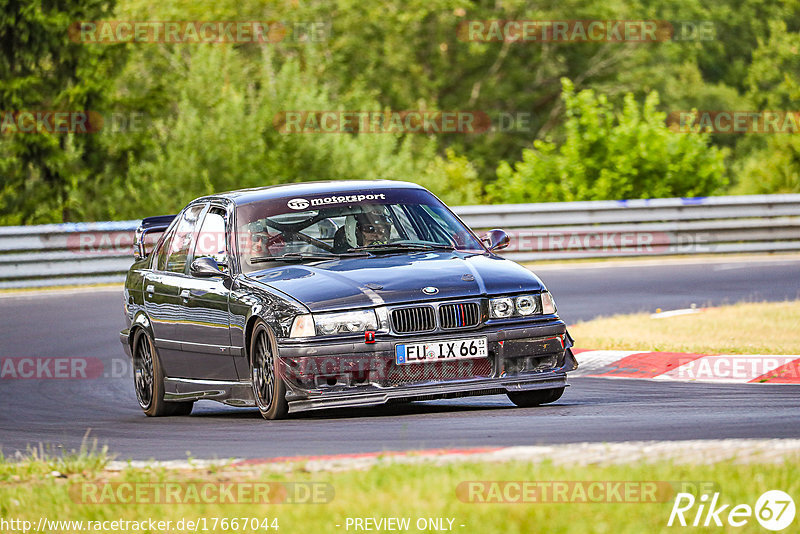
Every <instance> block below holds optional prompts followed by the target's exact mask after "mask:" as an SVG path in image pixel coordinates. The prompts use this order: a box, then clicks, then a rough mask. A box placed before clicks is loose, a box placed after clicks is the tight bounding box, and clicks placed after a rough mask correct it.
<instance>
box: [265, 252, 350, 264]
mask: <svg viewBox="0 0 800 534" xmlns="http://www.w3.org/2000/svg"><path fill="white" fill-rule="evenodd" d="M359 256H366V254H349V253H348V254H307V253H301V252H287V253H286V254H282V255H280V256H259V257H256V258H250V263H251V264H254V263H267V262H271V261H306V260H338V259H339V258H354V257H359Z"/></svg>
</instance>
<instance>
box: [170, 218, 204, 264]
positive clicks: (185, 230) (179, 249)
mask: <svg viewBox="0 0 800 534" xmlns="http://www.w3.org/2000/svg"><path fill="white" fill-rule="evenodd" d="M203 208H204V206H203V205H202V204H198V205H197V206H192V207H191V208H189V209H187V210H186V211H184V212H183V214H182V215H181V220H180V221H179V222H178V226H177V227H176V228H175V235H174V236H173V237H172V241H171V242H170V246H169V257H167V266H166V270H167V271H170V272H173V273H184V272H186V260H187V259H188V257H189V248H190V247H191V245H192V243H193V242H194V235H195V233H196V231H197V219H198V218H199V217H200V213H201V212H202V211H203Z"/></svg>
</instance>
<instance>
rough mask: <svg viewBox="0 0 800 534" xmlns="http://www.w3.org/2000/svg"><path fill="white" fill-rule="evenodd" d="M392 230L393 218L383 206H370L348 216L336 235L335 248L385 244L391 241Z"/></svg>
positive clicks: (340, 249) (335, 250)
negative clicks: (390, 217) (391, 218)
mask: <svg viewBox="0 0 800 534" xmlns="http://www.w3.org/2000/svg"><path fill="white" fill-rule="evenodd" d="M391 230H392V223H391V220H390V219H389V217H388V216H387V215H386V213H385V212H384V211H383V210H382V209H381V207H373V208H368V209H367V210H366V211H363V212H361V213H355V214H352V215H348V216H347V218H346V219H345V223H344V225H343V226H342V227H341V228H339V230H337V232H336V235H335V236H334V239H333V250H334V252H346V251H347V250H348V249H350V248H354V247H363V246H369V245H383V244H385V243H388V242H389V236H390V235H391Z"/></svg>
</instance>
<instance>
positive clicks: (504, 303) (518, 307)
mask: <svg viewBox="0 0 800 534" xmlns="http://www.w3.org/2000/svg"><path fill="white" fill-rule="evenodd" d="M535 313H536V314H545V315H552V314H555V313H556V303H555V301H554V300H553V295H551V294H550V293H549V292H547V291H545V292H544V293H541V294H536V295H520V296H518V297H498V298H493V299H489V317H491V318H492V319H504V318H506V317H527V316H529V315H533V314H535Z"/></svg>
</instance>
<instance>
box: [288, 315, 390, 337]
mask: <svg viewBox="0 0 800 534" xmlns="http://www.w3.org/2000/svg"><path fill="white" fill-rule="evenodd" d="M377 329H378V320H377V318H376V317H375V311H374V310H359V311H349V312H339V313H320V314H316V315H310V314H308V315H298V316H297V317H295V319H294V323H292V330H291V332H290V333H289V337H311V336H315V335H316V336H332V335H336V334H356V333H361V332H366V331H367V330H377Z"/></svg>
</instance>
